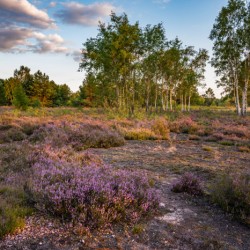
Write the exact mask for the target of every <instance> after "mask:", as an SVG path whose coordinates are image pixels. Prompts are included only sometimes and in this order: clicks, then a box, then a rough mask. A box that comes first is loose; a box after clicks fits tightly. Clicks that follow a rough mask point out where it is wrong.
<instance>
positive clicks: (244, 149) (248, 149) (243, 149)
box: [238, 146, 250, 153]
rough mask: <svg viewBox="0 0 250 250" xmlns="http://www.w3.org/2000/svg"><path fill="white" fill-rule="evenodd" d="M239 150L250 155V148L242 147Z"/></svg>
mask: <svg viewBox="0 0 250 250" xmlns="http://www.w3.org/2000/svg"><path fill="white" fill-rule="evenodd" d="M238 150H239V151H240V152H242V153H250V147H247V146H240V147H238Z"/></svg>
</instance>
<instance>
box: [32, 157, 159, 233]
mask: <svg viewBox="0 0 250 250" xmlns="http://www.w3.org/2000/svg"><path fill="white" fill-rule="evenodd" d="M79 163H80V162H78V163H77V164H74V163H73V162H70V161H66V160H64V159H59V158H57V159H56V158H49V157H47V156H44V155H42V154H41V156H40V157H38V156H37V160H36V162H35V163H34V164H33V167H32V169H33V177H32V179H31V183H30V184H29V190H30V193H31V194H32V198H33V199H34V201H35V202H36V206H37V208H39V209H41V210H44V211H47V212H49V213H51V214H53V215H55V216H60V217H61V218H62V219H64V220H69V221H73V222H74V223H79V224H81V225H84V226H86V227H90V228H98V227H102V226H107V225H109V224H110V223H113V222H122V221H126V222H137V221H138V220H140V218H141V217H143V216H146V215H148V214H150V213H152V212H154V211H155V210H156V208H157V206H158V202H159V201H158V194H157V191H156V190H155V189H154V188H152V187H151V186H150V184H149V180H148V179H147V177H143V176H142V174H141V173H138V172H133V171H128V170H117V169H116V170H115V169H114V168H112V167H111V166H108V165H104V164H103V165H101V166H100V165H98V163H96V162H88V163H87V164H79Z"/></svg>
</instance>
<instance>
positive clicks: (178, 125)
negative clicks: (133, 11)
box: [0, 0, 250, 249]
mask: <svg viewBox="0 0 250 250" xmlns="http://www.w3.org/2000/svg"><path fill="white" fill-rule="evenodd" d="M249 10H250V5H249V4H247V3H245V1H242V0H229V3H228V5H227V6H226V7H224V8H223V9H222V10H221V12H220V14H219V16H218V18H217V19H216V21H215V25H214V27H213V29H212V31H211V34H210V38H211V39H212V40H213V41H214V56H213V59H212V63H213V65H214V66H215V67H216V70H217V74H218V76H221V79H220V81H219V82H218V85H221V86H223V87H224V91H225V95H224V97H222V98H221V99H216V98H215V95H214V93H213V90H212V89H211V88H208V89H207V90H206V92H205V94H204V95H200V94H199V93H198V87H199V86H201V85H202V84H203V83H202V82H203V78H204V70H205V66H206V63H207V60H208V53H207V51H206V50H205V49H200V50H198V51H196V50H195V49H194V48H193V47H192V46H184V45H183V44H182V42H181V41H180V40H179V39H175V40H173V41H169V40H168V39H167V38H166V36H165V30H164V28H163V25H162V24H157V25H154V26H151V25H147V26H146V27H145V28H141V27H140V26H139V23H135V24H130V22H129V20H128V17H127V15H126V14H123V15H121V16H117V15H116V14H114V13H112V14H111V21H110V23H108V24H102V23H101V24H100V25H99V29H98V35H97V36H96V38H90V39H88V40H87V41H86V42H85V43H84V44H83V50H82V62H81V64H80V67H79V69H80V70H85V72H86V77H85V79H84V81H83V84H82V85H81V86H80V88H79V91H78V92H76V93H72V92H71V90H70V88H69V87H68V85H67V84H64V85H58V84H56V83H55V82H54V81H52V80H50V79H49V76H47V75H46V74H45V73H42V72H41V71H39V70H38V71H37V72H36V73H34V74H32V73H31V72H30V69H29V68H28V67H25V66H21V67H20V69H17V70H15V71H14V75H13V77H11V78H8V79H4V80H0V105H1V107H0V239H1V240H0V249H99V248H100V249H101V248H102V249H128V248H133V249H249V248H250V242H249V226H250V172H249V169H250V165H249V162H250V117H249V116H248V114H247V104H248V101H249V99H248V92H249V89H248V85H249V75H250V66H249V65H250V57H249V56H250V53H249V51H250V41H249V35H247V34H249V31H250V11H249ZM234 105H235V107H236V112H235V107H234ZM211 106H212V107H211Z"/></svg>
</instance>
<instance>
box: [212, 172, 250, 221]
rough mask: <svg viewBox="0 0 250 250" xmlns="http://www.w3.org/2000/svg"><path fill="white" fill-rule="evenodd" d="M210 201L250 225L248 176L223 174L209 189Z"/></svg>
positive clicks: (249, 182) (249, 184)
mask: <svg viewBox="0 0 250 250" xmlns="http://www.w3.org/2000/svg"><path fill="white" fill-rule="evenodd" d="M210 192H211V198H212V201H213V202H215V203H217V204H219V205H220V206H221V207H222V209H224V210H225V211H227V212H230V213H232V214H233V215H234V216H236V217H238V218H240V219H241V220H242V221H244V222H246V223H247V224H249V225H250V174H236V173H234V174H227V175H226V174H224V175H222V176H219V177H217V179H216V180H215V182H214V183H213V184H212V185H211V187H210Z"/></svg>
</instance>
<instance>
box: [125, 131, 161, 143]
mask: <svg viewBox="0 0 250 250" xmlns="http://www.w3.org/2000/svg"><path fill="white" fill-rule="evenodd" d="M123 134H124V138H125V139H126V140H157V139H158V137H157V135H156V134H155V133H154V132H153V131H152V130H150V129H147V128H132V129H124V130H123Z"/></svg>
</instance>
